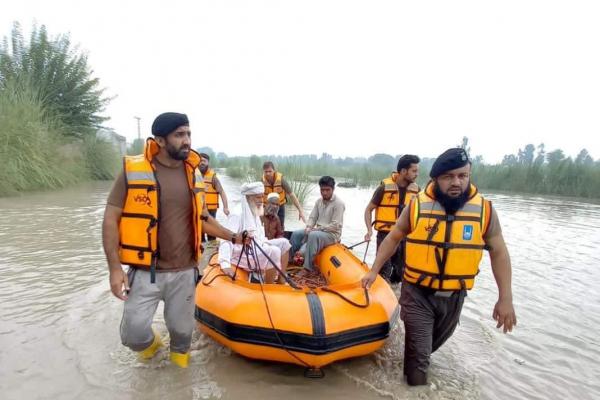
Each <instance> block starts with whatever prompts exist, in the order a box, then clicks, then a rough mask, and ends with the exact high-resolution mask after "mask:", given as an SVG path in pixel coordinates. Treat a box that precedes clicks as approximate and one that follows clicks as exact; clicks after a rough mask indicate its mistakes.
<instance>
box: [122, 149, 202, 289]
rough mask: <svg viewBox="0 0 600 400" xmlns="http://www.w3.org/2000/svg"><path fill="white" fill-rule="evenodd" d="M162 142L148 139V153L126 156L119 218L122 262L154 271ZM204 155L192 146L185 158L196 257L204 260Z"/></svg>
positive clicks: (158, 221)
mask: <svg viewBox="0 0 600 400" xmlns="http://www.w3.org/2000/svg"><path fill="white" fill-rule="evenodd" d="M158 151H159V147H158V143H156V141H155V140H154V139H153V138H148V139H147V140H146V145H145V146H144V154H140V155H137V156H126V157H124V171H125V182H126V185H127V195H126V198H125V205H124V207H123V213H122V214H121V220H120V222H119V258H120V259H121V264H126V265H131V266H134V267H140V268H148V269H150V271H151V272H152V275H151V281H152V282H154V272H155V269H156V263H157V261H158V249H159V243H158V230H159V229H160V185H159V182H158V181H157V179H156V171H155V169H154V166H153V165H152V159H153V158H154V156H155V155H156V154H157V153H158ZM199 164H200V155H199V154H198V153H196V152H195V151H193V150H191V151H190V155H189V157H188V158H187V160H185V161H184V165H185V171H186V176H187V181H188V185H189V188H190V192H191V193H193V196H190V201H191V202H192V210H193V225H194V259H195V260H196V261H199V260H200V257H201V255H202V246H201V245H200V240H201V237H202V221H201V216H202V209H203V206H204V183H203V180H202V175H201V174H200V171H199V170H198V165H199Z"/></svg>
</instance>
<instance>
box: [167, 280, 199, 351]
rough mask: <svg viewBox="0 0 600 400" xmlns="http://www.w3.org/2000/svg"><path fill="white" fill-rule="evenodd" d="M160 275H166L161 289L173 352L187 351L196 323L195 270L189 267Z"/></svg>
mask: <svg viewBox="0 0 600 400" xmlns="http://www.w3.org/2000/svg"><path fill="white" fill-rule="evenodd" d="M159 275H166V276H165V277H164V278H165V279H164V280H163V282H161V290H162V292H163V299H164V302H165V309H164V317H165V323H166V325H167V329H168V330H169V336H170V337H171V352H177V353H187V351H188V350H189V349H190V345H191V343H192V333H193V331H194V325H195V320H194V305H195V301H194V294H195V291H196V280H195V274H194V270H193V269H188V270H185V271H180V272H167V273H161V274H159Z"/></svg>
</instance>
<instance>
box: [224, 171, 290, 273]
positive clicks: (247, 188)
mask: <svg viewBox="0 0 600 400" xmlns="http://www.w3.org/2000/svg"><path fill="white" fill-rule="evenodd" d="M264 193H265V186H264V185H263V183H262V182H253V183H245V184H243V185H242V187H241V194H242V199H241V211H240V212H237V213H232V214H230V215H229V217H228V219H227V222H226V223H225V226H226V227H227V228H228V229H230V230H231V231H233V232H237V235H239V236H241V235H243V234H244V233H245V232H246V233H247V234H248V235H250V236H252V237H253V238H254V241H255V242H256V245H257V246H256V247H255V246H253V245H251V246H250V249H251V251H253V252H254V256H253V255H252V254H248V248H247V247H246V248H244V246H242V245H241V244H234V243H232V241H229V240H223V241H221V244H220V245H219V264H220V265H221V269H222V270H223V272H225V273H226V274H228V275H230V276H233V274H234V272H233V268H232V264H234V265H237V266H238V267H240V268H243V269H245V270H248V271H251V270H254V269H258V271H253V272H256V273H260V274H261V279H263V282H265V283H273V282H275V279H276V276H277V269H279V270H281V271H282V273H283V274H285V270H286V268H287V265H288V260H289V250H290V247H291V245H290V243H289V242H288V241H287V239H284V238H280V239H271V240H267V238H266V237H265V233H264V229H263V227H262V223H261V217H262V216H263V215H264V205H263V204H264V203H263V196H264ZM258 247H260V248H258ZM260 249H262V251H261V250H260ZM263 251H264V253H263ZM256 261H258V265H255V264H256ZM273 263H274V264H275V265H273ZM275 267H277V268H275ZM283 274H280V275H279V283H283V282H284V281H285V278H284V276H283Z"/></svg>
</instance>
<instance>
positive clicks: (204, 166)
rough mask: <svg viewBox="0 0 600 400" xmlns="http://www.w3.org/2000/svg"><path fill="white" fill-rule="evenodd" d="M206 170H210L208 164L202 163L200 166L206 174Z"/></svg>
mask: <svg viewBox="0 0 600 400" xmlns="http://www.w3.org/2000/svg"><path fill="white" fill-rule="evenodd" d="M206 171H208V165H201V166H200V172H202V173H203V174H205V173H206Z"/></svg>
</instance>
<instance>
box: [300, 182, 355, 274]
mask: <svg viewBox="0 0 600 400" xmlns="http://www.w3.org/2000/svg"><path fill="white" fill-rule="evenodd" d="M319 188H320V190H321V198H320V199H318V200H317V201H316V203H315V206H314V208H313V210H312V212H311V213H310V216H309V217H308V222H307V223H306V228H305V229H299V230H296V231H294V232H293V233H292V237H291V242H292V254H296V252H298V251H300V249H301V248H302V249H303V250H302V251H301V252H302V253H303V254H302V255H303V256H304V265H303V266H304V268H305V269H307V270H310V271H312V270H314V268H315V265H314V263H313V260H314V258H315V256H316V255H317V254H318V253H319V251H321V249H322V248H324V247H325V246H328V245H330V244H334V243H339V241H340V239H341V237H342V225H343V224H344V211H345V210H346V206H345V205H344V202H343V201H342V200H341V199H340V198H339V197H337V196H336V195H334V194H333V191H334V189H335V180H334V179H333V178H332V177H331V176H323V177H321V179H319ZM304 244H306V246H303V245H304Z"/></svg>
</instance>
